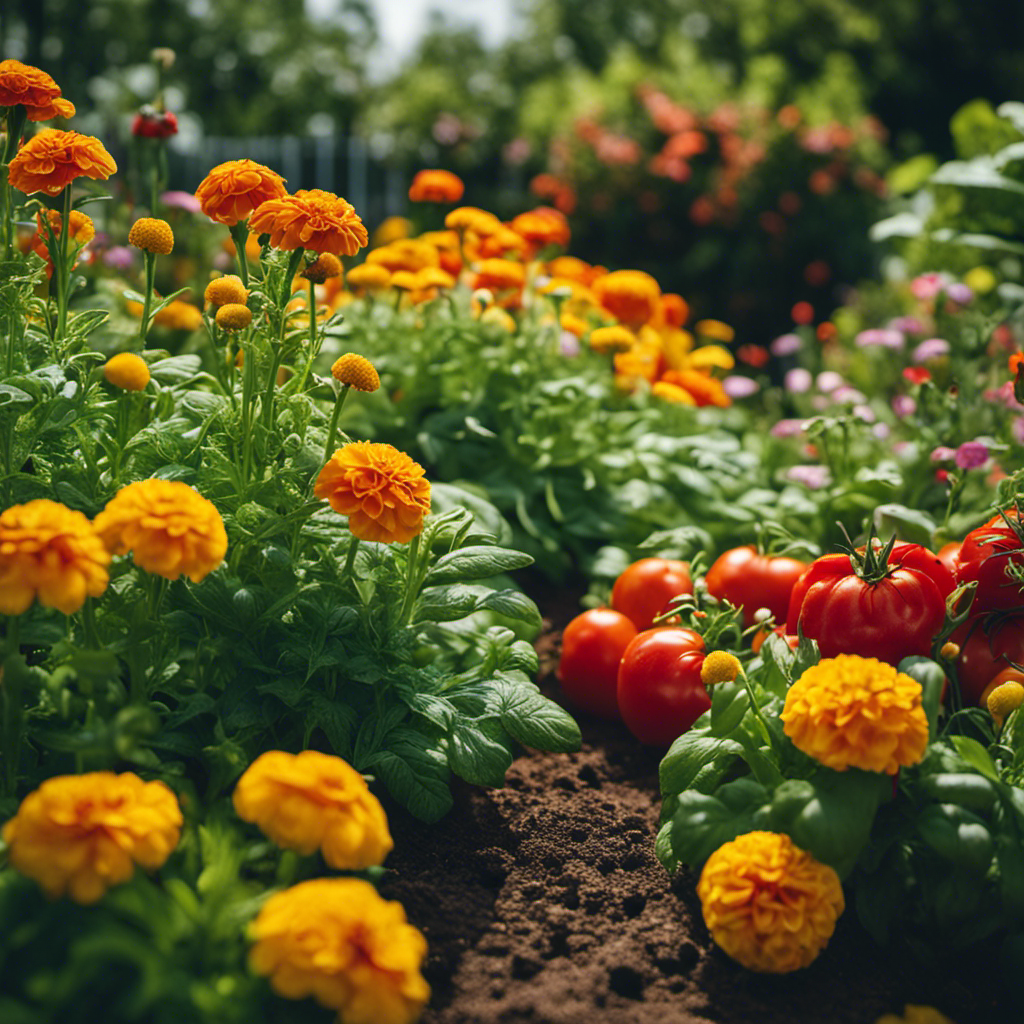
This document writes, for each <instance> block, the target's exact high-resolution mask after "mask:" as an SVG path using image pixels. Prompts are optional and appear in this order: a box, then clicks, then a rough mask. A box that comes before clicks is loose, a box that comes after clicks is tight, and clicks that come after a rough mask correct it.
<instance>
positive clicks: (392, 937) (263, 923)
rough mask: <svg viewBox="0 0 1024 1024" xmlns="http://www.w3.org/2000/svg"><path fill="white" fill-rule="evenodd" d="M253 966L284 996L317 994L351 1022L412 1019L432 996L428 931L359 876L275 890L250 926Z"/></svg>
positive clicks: (404, 1023) (385, 1023) (399, 1023)
mask: <svg viewBox="0 0 1024 1024" xmlns="http://www.w3.org/2000/svg"><path fill="white" fill-rule="evenodd" d="M249 933H250V936H251V937H252V939H253V947H252V950H251V951H250V953H249V964H250V966H251V967H252V969H253V971H255V973H256V974H262V975H267V976H269V978H270V986H271V988H273V990H274V991H275V992H276V993H277V994H278V995H279V996H283V997H284V998H285V999H303V998H305V997H306V996H312V997H313V998H314V999H316V1000H317V1002H319V1003H320V1005H321V1006H325V1007H328V1008H330V1009H332V1010H338V1011H339V1018H338V1019H339V1020H340V1021H344V1022H345V1024H413V1021H415V1020H416V1019H417V1017H419V1015H420V1012H421V1011H422V1009H423V1007H424V1006H425V1005H426V1002H427V1000H428V999H429V998H430V986H429V985H428V984H427V983H426V982H425V981H424V980H423V976H422V975H421V974H420V964H421V963H422V962H423V958H424V957H425V956H426V953H427V943H426V940H425V939H424V938H423V935H422V934H421V933H420V932H419V931H418V930H417V929H416V928H414V927H413V926H412V925H411V924H409V923H408V921H407V920H406V917H405V911H404V910H403V909H402V906H401V904H400V903H396V902H393V901H387V900H384V899H382V898H381V897H380V895H379V894H378V893H377V890H376V889H375V888H374V887H373V886H372V885H370V883H369V882H364V881H363V880H362V879H360V878H317V879H313V880H312V881H309V882H300V883H299V884H298V885H295V886H292V888H290V889H285V890H284V891H283V892H277V893H274V895H273V896H271V897H270V899H268V900H267V902H266V903H264V904H263V907H262V908H261V909H260V912H259V914H257V916H256V919H255V920H254V921H253V923H252V925H251V926H250V929H249Z"/></svg>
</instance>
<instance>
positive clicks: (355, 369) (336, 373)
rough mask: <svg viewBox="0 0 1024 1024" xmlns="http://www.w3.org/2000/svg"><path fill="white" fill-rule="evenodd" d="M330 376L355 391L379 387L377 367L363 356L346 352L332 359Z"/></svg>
mask: <svg viewBox="0 0 1024 1024" xmlns="http://www.w3.org/2000/svg"><path fill="white" fill-rule="evenodd" d="M331 376H332V377H334V379H335V380H336V381H338V382H340V383H341V384H349V385H351V386H352V387H354V388H355V389H356V391H366V392H371V391H376V390H377V389H378V388H379V387H380V376H379V375H378V373H377V368H376V367H375V366H374V365H373V363H371V362H370V360H369V359H367V358H366V357H365V356H361V355H357V354H356V353H355V352H346V353H345V354H344V355H343V356H339V357H338V358H337V359H335V360H334V365H333V366H332V367H331Z"/></svg>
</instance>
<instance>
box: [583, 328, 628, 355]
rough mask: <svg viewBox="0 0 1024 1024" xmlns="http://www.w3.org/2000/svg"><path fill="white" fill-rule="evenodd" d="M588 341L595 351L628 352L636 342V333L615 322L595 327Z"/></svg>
mask: <svg viewBox="0 0 1024 1024" xmlns="http://www.w3.org/2000/svg"><path fill="white" fill-rule="evenodd" d="M589 341H590V347H591V348H592V349H593V350H594V351H595V352H628V351H629V350H630V349H631V348H632V347H633V346H634V345H635V344H636V335H635V334H634V333H633V332H632V331H631V330H630V329H629V328H628V327H620V326H619V325H618V324H615V325H614V326H612V327H598V328H595V329H594V330H593V331H591V332H590V339H589Z"/></svg>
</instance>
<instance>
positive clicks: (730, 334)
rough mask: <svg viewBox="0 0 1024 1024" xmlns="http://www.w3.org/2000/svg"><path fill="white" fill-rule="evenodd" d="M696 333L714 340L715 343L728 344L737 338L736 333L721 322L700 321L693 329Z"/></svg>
mask: <svg viewBox="0 0 1024 1024" xmlns="http://www.w3.org/2000/svg"><path fill="white" fill-rule="evenodd" d="M693 330H694V333H695V334H697V335H700V336H702V337H705V338H714V339H715V341H724V342H725V343H726V344H728V343H729V342H730V341H732V340H733V338H735V337H736V332H735V331H734V330H733V329H732V328H731V327H730V326H729V325H728V324H723V323H722V321H721V320H698V321H697V323H696V324H694V327H693Z"/></svg>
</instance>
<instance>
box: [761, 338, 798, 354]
mask: <svg viewBox="0 0 1024 1024" xmlns="http://www.w3.org/2000/svg"><path fill="white" fill-rule="evenodd" d="M802 345H803V342H802V341H801V340H800V335H799V334H782V335H780V336H779V337H778V338H776V339H775V340H774V341H773V342H772V343H771V344H770V345H769V346H768V348H769V349H770V350H771V353H772V355H773V356H791V355H792V354H793V353H794V352H799V351H800V348H801V346H802Z"/></svg>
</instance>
